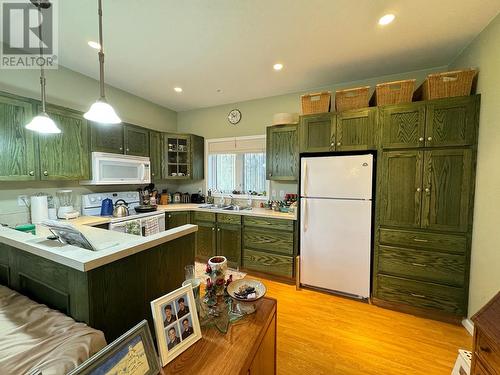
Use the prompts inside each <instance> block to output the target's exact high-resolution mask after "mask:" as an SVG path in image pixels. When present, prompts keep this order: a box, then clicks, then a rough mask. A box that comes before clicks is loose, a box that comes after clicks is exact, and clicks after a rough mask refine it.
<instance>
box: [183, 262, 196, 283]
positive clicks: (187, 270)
mask: <svg viewBox="0 0 500 375" xmlns="http://www.w3.org/2000/svg"><path fill="white" fill-rule="evenodd" d="M194 272H195V269H194V265H193V264H189V265H187V266H185V267H184V276H185V280H190V279H194Z"/></svg>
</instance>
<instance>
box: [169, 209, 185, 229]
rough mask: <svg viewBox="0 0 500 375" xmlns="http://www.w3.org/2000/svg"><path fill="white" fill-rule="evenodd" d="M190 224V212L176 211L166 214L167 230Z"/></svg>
mask: <svg viewBox="0 0 500 375" xmlns="http://www.w3.org/2000/svg"><path fill="white" fill-rule="evenodd" d="M189 223H190V214H189V211H174V212H167V213H166V214H165V229H172V228H176V227H180V226H181V225H186V224H189Z"/></svg>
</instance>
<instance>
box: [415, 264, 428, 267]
mask: <svg viewBox="0 0 500 375" xmlns="http://www.w3.org/2000/svg"><path fill="white" fill-rule="evenodd" d="M411 265H412V266H415V267H427V265H426V264H422V263H412V264H411Z"/></svg>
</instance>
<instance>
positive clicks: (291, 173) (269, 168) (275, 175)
mask: <svg viewBox="0 0 500 375" xmlns="http://www.w3.org/2000/svg"><path fill="white" fill-rule="evenodd" d="M266 142H267V146H266V157H267V161H266V175H267V179H268V180H277V181H295V180H297V177H298V169H299V167H298V166H299V158H298V156H299V153H298V136H297V125H275V126H270V127H268V128H267V140H266Z"/></svg>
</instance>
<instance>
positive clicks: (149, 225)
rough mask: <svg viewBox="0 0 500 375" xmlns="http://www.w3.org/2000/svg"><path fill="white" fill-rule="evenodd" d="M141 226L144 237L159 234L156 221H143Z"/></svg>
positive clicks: (151, 219)
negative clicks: (142, 226)
mask: <svg viewBox="0 0 500 375" xmlns="http://www.w3.org/2000/svg"><path fill="white" fill-rule="evenodd" d="M142 224H143V225H144V236H146V237H147V236H151V235H153V234H157V233H160V226H159V225H158V219H155V218H150V219H144V220H143V222H142Z"/></svg>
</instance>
